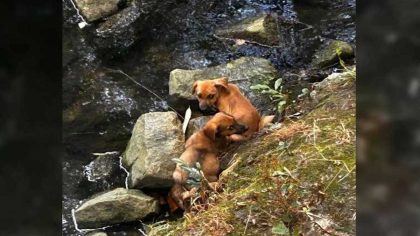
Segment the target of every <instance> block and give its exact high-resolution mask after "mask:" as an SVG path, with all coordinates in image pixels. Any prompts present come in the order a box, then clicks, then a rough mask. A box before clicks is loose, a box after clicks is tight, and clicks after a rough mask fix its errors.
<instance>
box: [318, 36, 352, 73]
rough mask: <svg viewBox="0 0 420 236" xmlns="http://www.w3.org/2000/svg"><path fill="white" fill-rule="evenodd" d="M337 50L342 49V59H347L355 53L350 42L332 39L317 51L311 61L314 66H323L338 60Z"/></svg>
mask: <svg viewBox="0 0 420 236" xmlns="http://www.w3.org/2000/svg"><path fill="white" fill-rule="evenodd" d="M337 50H339V51H341V54H340V57H341V59H347V58H350V57H352V56H353V55H354V50H353V48H352V46H351V45H350V44H349V43H346V42H343V41H338V40H330V41H327V43H326V45H324V46H323V47H322V48H321V49H320V50H318V51H317V52H316V53H315V55H314V58H313V60H312V62H311V64H312V66H314V67H316V68H323V67H327V66H330V65H333V64H334V63H336V62H338V56H337Z"/></svg>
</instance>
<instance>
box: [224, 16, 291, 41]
mask: <svg viewBox="0 0 420 236" xmlns="http://www.w3.org/2000/svg"><path fill="white" fill-rule="evenodd" d="M216 35H217V36H220V37H228V38H236V39H244V40H246V41H250V42H257V43H260V44H264V45H269V46H284V43H285V40H284V38H282V37H281V34H280V33H279V20H278V16H277V15H276V14H262V15H258V16H255V17H252V18H249V19H245V20H243V21H241V22H239V23H237V24H235V25H233V26H230V27H228V28H226V29H220V30H217V31H216Z"/></svg>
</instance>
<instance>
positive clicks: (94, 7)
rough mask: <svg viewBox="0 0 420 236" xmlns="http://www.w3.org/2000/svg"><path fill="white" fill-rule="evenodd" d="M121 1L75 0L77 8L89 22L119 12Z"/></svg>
mask: <svg viewBox="0 0 420 236" xmlns="http://www.w3.org/2000/svg"><path fill="white" fill-rule="evenodd" d="M120 2H121V0H106V1H98V0H75V3H76V6H77V7H78V8H79V10H80V12H81V13H82V14H83V16H84V17H86V20H87V21H89V22H92V21H95V20H99V19H101V18H103V17H106V16H109V15H112V14H114V13H115V12H117V11H118V5H119V4H120Z"/></svg>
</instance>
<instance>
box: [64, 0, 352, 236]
mask: <svg viewBox="0 0 420 236" xmlns="http://www.w3.org/2000/svg"><path fill="white" fill-rule="evenodd" d="M168 2H169V1H168ZM167 4H169V3H167ZM63 8H64V9H63V11H64V19H63V25H64V27H63V122H64V132H63V142H64V145H65V157H64V163H63V216H62V223H63V235H84V233H83V232H78V231H77V230H76V229H75V226H74V223H73V220H72V215H71V211H72V209H75V208H76V207H77V206H78V204H79V203H80V201H81V200H83V199H86V198H88V197H90V196H91V195H93V194H94V193H98V192H100V191H104V190H108V189H112V188H115V187H124V186H125V184H124V177H125V172H124V171H123V170H119V171H117V173H114V174H115V178H113V181H105V182H104V181H96V180H89V179H91V178H90V176H89V163H90V162H91V161H92V160H94V159H95V157H96V156H95V155H94V154H93V153H105V152H118V153H121V152H122V151H124V148H125V145H126V143H127V141H128V140H129V138H130V135H131V129H132V128H133V126H134V124H135V121H136V120H137V118H138V117H139V116H140V115H141V114H143V113H146V112H153V111H168V110H169V107H168V105H170V104H168V103H169V98H168V80H169V72H170V71H171V70H173V69H176V68H181V69H196V68H203V67H208V66H214V65H219V64H223V63H227V62H229V61H231V60H234V59H237V58H239V57H242V56H256V57H263V58H267V59H269V60H270V61H271V62H272V63H273V65H274V66H275V68H277V69H278V70H279V72H280V74H282V73H284V72H287V71H299V70H301V69H306V68H307V67H308V64H309V62H310V61H311V57H312V55H313V52H314V51H315V50H316V48H317V47H318V46H319V45H320V44H321V43H322V42H323V41H324V40H325V39H339V40H343V41H347V42H350V43H351V44H352V45H353V46H354V45H355V43H356V41H355V40H356V38H355V0H340V1H332V0H331V1H327V0H319V1H309V0H296V1H290V0H286V1H270V0H266V1H263V0H260V1H257V0H242V1H240V0H237V1H234V0H231V1H198V0H190V1H174V2H171V3H170V4H169V6H167V8H165V9H166V10H165V11H164V12H163V13H162V12H160V13H158V14H157V15H153V16H151V17H150V18H148V21H149V22H148V23H147V24H146V26H145V27H144V29H142V31H141V32H140V33H139V34H140V35H138V38H139V39H138V40H136V41H135V43H134V44H132V45H131V46H130V47H128V48H126V49H124V48H123V47H120V48H114V49H112V50H111V49H103V48H101V47H100V46H98V45H97V44H96V43H95V37H96V36H94V31H95V28H96V26H95V24H91V25H88V26H86V27H85V28H83V29H79V27H78V26H77V23H78V22H79V21H80V19H79V18H78V17H77V15H76V11H75V10H74V8H73V7H72V4H70V2H69V0H65V1H64V2H63ZM261 12H270V13H277V14H278V15H279V16H281V17H282V18H284V19H285V20H290V21H299V22H302V23H305V24H308V25H310V26H312V27H311V28H309V29H307V30H305V31H295V30H294V29H293V28H289V29H284V30H282V31H281V33H282V34H284V35H285V36H286V38H287V46H286V47H285V48H268V47H263V46H259V45H255V44H244V45H240V46H234V42H233V41H229V40H219V39H217V38H215V37H214V35H213V34H214V31H215V29H218V28H220V27H224V26H226V25H228V24H230V23H233V22H236V21H238V20H240V19H245V18H247V17H250V16H254V15H257V14H258V13H261ZM127 37H131V36H127ZM122 43H125V42H122ZM109 69H120V70H122V71H124V72H125V73H126V74H128V75H130V76H131V77H132V78H133V79H135V80H136V81H138V82H139V83H141V84H143V85H145V86H146V87H148V88H149V89H151V90H152V91H154V92H155V93H156V94H157V95H158V96H160V97H162V98H163V100H164V101H161V100H160V99H158V98H156V97H155V96H153V95H152V94H150V93H149V92H147V91H145V90H144V89H142V88H141V87H139V86H138V85H136V84H134V83H133V82H132V81H130V80H129V79H127V78H126V77H125V76H123V75H121V74H119V73H113V72H111V71H110V70H109ZM179 112H183V111H179ZM149 220H150V221H152V220H156V219H149ZM138 227H141V224H140V223H139V224H128V225H123V226H117V227H113V228H110V229H108V231H112V232H113V235H126V233H125V232H128V231H132V232H133V233H134V232H135V234H134V235H136V234H139V235H140V232H139V231H138V230H137V228H138ZM130 235H131V234H130Z"/></svg>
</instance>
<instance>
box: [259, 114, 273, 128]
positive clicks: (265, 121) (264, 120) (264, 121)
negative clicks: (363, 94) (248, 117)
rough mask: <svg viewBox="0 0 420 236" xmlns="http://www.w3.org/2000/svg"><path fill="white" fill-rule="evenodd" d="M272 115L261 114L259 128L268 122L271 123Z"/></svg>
mask: <svg viewBox="0 0 420 236" xmlns="http://www.w3.org/2000/svg"><path fill="white" fill-rule="evenodd" d="M273 119H274V116H273V115H272V116H262V117H261V119H260V123H259V129H262V128H264V127H265V126H267V125H268V124H270V123H272V121H273Z"/></svg>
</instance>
